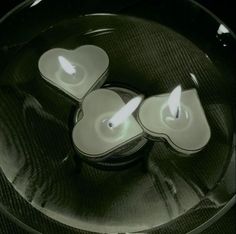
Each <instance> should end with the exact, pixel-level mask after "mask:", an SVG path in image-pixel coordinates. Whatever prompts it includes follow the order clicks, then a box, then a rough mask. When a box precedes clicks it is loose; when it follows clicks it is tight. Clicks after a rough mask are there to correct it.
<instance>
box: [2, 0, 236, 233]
mask: <svg viewBox="0 0 236 234" xmlns="http://www.w3.org/2000/svg"><path fill="white" fill-rule="evenodd" d="M49 1H50V0H49ZM58 1H60V0H58ZM196 1H197V2H199V3H200V4H202V5H203V6H205V7H206V8H207V9H209V10H210V11H212V12H213V13H214V14H215V15H216V16H218V17H219V18H220V19H221V20H222V21H223V22H224V23H225V24H226V25H228V26H229V27H230V28H231V29H232V30H233V31H234V32H236V13H235V12H236V9H235V7H234V4H235V0H196ZM21 2H23V0H1V1H0V18H1V17H2V16H3V15H4V14H6V13H7V12H8V11H9V10H11V9H12V8H13V7H15V6H16V5H17V4H19V3H21ZM91 2H92V1H91ZM1 33H4V32H1ZM234 219H235V209H231V211H229V212H228V214H227V215H225V216H224V217H223V218H221V219H220V220H219V221H218V222H217V223H216V224H215V225H213V226H212V227H211V228H210V229H208V230H206V231H205V232H204V233H206V234H210V233H212V234H215V233H216V234H217V233H222V234H224V233H229V234H231V233H232V234H234V233H236V229H235V220H234ZM9 223H10V224H9ZM0 233H1V234H4V233H13V234H14V233H25V232H24V231H23V229H21V228H19V226H18V225H16V224H14V223H12V222H9V220H8V219H7V218H6V217H5V216H3V215H2V214H1V213H0Z"/></svg>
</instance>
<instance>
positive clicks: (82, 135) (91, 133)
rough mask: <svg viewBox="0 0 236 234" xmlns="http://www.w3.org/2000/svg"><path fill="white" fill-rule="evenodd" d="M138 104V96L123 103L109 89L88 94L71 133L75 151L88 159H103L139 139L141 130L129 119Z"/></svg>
mask: <svg viewBox="0 0 236 234" xmlns="http://www.w3.org/2000/svg"><path fill="white" fill-rule="evenodd" d="M141 101H142V97H141V96H140V97H136V98H134V99H132V100H131V101H130V102H128V103H127V104H125V103H124V101H123V100H122V98H121V97H120V96H119V95H118V94H117V93H116V92H114V91H113V90H109V89H98V90H95V91H93V92H91V93H90V94H88V95H87V96H86V97H85V99H84V101H83V102H82V112H83V117H82V119H80V120H79V121H78V122H77V124H76V125H75V127H74V129H73V133H72V138H73V142H74V145H75V147H76V149H77V151H78V152H79V153H80V154H82V155H84V156H87V157H90V158H103V157H104V156H107V155H110V154H114V153H119V152H120V151H121V150H124V148H125V147H127V148H129V145H130V144H131V143H132V142H134V141H137V139H139V138H142V135H143V130H142V128H141V127H140V125H139V124H138V122H137V121H136V119H135V118H134V117H133V116H132V112H133V111H135V109H136V108H137V107H138V105H139V104H140V102H141Z"/></svg>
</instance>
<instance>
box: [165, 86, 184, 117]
mask: <svg viewBox="0 0 236 234" xmlns="http://www.w3.org/2000/svg"><path fill="white" fill-rule="evenodd" d="M181 92H182V88H181V86H180V85H178V86H177V87H176V88H175V89H174V90H173V91H172V92H171V94H170V96H169V99H168V107H169V110H170V113H171V115H172V116H173V117H175V118H179V116H180V100H181Z"/></svg>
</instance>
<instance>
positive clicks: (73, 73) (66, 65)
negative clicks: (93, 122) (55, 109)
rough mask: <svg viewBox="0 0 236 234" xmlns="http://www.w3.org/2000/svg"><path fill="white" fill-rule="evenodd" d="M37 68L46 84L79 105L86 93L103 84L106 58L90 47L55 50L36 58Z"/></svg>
mask: <svg viewBox="0 0 236 234" xmlns="http://www.w3.org/2000/svg"><path fill="white" fill-rule="evenodd" d="M38 66H39V70H40V73H41V75H42V77H43V78H44V79H45V80H46V81H47V82H49V83H51V84H52V85H54V86H56V87H57V88H59V89H60V90H62V91H63V92H65V93H66V94H68V95H69V96H71V97H72V98H74V99H76V100H78V101H79V102H81V101H82V100H83V98H84V97H85V96H86V95H87V94H88V93H89V92H91V91H92V90H93V89H95V88H99V87H100V86H101V85H102V84H103V83H104V81H105V79H106V78H107V75H108V66H109V58H108V55H107V54H106V52H105V51H104V50H103V49H101V48H99V47H97V46H94V45H84V46H81V47H78V48H77V49H75V50H66V49H61V48H55V49H51V50H49V51H46V52H45V53H44V54H43V55H42V56H41V57H40V59H39V64H38Z"/></svg>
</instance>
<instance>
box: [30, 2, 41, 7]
mask: <svg viewBox="0 0 236 234" xmlns="http://www.w3.org/2000/svg"><path fill="white" fill-rule="evenodd" d="M41 1H42V0H35V1H34V3H33V4H32V5H31V6H30V7H33V6H36V5H38V4H39V3H40V2H41Z"/></svg>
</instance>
